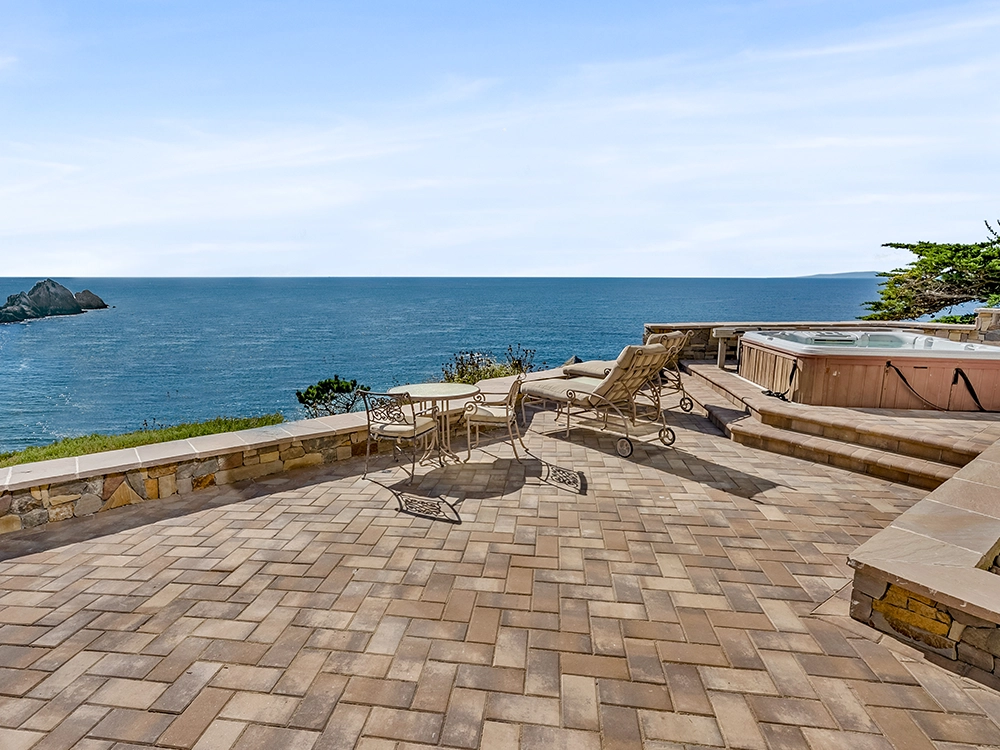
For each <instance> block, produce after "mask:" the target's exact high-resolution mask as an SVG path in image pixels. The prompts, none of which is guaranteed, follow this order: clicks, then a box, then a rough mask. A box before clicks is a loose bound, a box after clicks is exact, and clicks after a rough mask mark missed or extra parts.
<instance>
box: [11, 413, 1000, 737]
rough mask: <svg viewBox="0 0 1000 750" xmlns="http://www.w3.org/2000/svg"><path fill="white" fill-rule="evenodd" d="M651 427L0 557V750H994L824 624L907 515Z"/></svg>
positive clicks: (276, 485) (690, 433)
mask: <svg viewBox="0 0 1000 750" xmlns="http://www.w3.org/2000/svg"><path fill="white" fill-rule="evenodd" d="M670 419H671V422H672V424H673V425H674V426H675V428H676V430H677V433H678V439H677V443H676V445H675V447H673V448H663V447H662V446H659V445H656V444H652V443H651V444H647V445H638V446H637V448H636V451H635V454H634V455H633V456H632V457H631V458H630V459H621V458H619V457H618V456H617V455H616V453H615V451H614V443H613V439H612V438H610V437H605V436H600V435H598V434H596V433H593V432H589V431H586V430H575V431H574V433H573V439H572V440H571V441H568V440H566V439H565V438H564V436H563V435H562V433H561V432H559V431H557V430H556V429H555V427H554V425H553V422H552V419H551V415H548V414H540V415H536V416H535V417H534V419H533V424H532V428H531V430H530V431H529V432H528V433H527V437H526V439H527V442H528V445H529V448H530V449H531V452H532V455H531V456H529V457H528V458H526V459H525V460H524V462H523V463H517V462H515V461H513V460H512V457H511V452H510V447H509V446H508V445H507V444H505V443H502V442H492V443H486V442H484V447H483V450H480V451H474V452H473V458H472V461H471V462H470V463H468V464H460V465H448V466H446V467H445V468H431V467H423V469H422V474H421V476H420V477H418V481H417V482H415V483H414V484H413V485H407V484H406V483H405V481H404V479H405V475H404V473H403V471H402V470H401V469H399V468H398V467H396V466H395V465H393V464H392V463H391V462H389V461H387V460H386V459H384V458H382V459H380V463H379V471H378V472H376V473H375V474H373V475H371V476H370V478H369V479H364V478H362V477H361V476H360V472H361V464H360V462H357V461H353V462H348V463H344V464H337V465H334V466H332V467H325V468H323V469H317V470H309V471H301V472H297V473H294V474H290V475H288V476H286V477H282V478H279V479H274V480H269V481H265V482H258V483H255V484H247V485H238V486H230V487H228V488H225V489H219V490H215V491H204V492H200V493H196V494H195V495H190V496H185V497H181V498H178V499H176V500H170V501H159V502H157V503H150V504H147V505H144V506H140V507H136V508H123V509H120V511H111V512H108V513H107V514H105V515H107V518H93V519H79V520H76V521H66V522H62V523H60V524H57V525H53V526H51V527H48V528H45V529H40V530H35V531H29V532H17V533H14V534H10V535H7V536H5V537H4V538H3V539H2V540H0V558H2V561H0V748H2V749H3V750H21V749H22V748H33V750H43V749H44V750H54V749H55V748H80V749H81V750H98V749H99V748H100V749H103V748H116V749H122V750H124V749H125V748H136V747H169V748H197V750H228V749H229V748H237V749H238V750H249V749H250V748H268V749H271V748H279V749H282V750H284V749H287V750H309V749H310V748H312V749H314V750H319V749H320V748H322V749H324V750H326V749H330V748H351V747H358V748H366V749H369V750H376V749H377V750H382V749H385V750H388V749H389V748H399V749H402V748H417V747H424V746H445V747H455V748H474V747H480V746H481V747H492V748H502V749H503V750H512V749H513V748H517V747H521V748H526V749H527V748H545V750H555V749H556V748H573V749H577V748H580V749H584V750H585V749H587V748H600V747H604V748H637V747H645V748H659V749H664V750H665V749H666V748H706V747H713V748H717V747H734V748H747V749H751V750H756V749H758V748H759V749H761V750H764V749H767V748H770V749H771V750H778V749H779V748H781V749H785V748H788V749H790V750H791V749H797V748H802V749H803V750H807V749H808V750H839V749H841V748H851V750H869V749H872V750H874V749H881V748H886V749H888V748H897V750H902V749H903V748H905V749H906V750H929V749H931V748H937V749H938V750H969V749H970V748H976V747H985V746H998V747H1000V695H998V694H997V693H995V692H992V691H990V690H988V689H985V688H982V687H981V686H979V685H978V684H976V683H973V682H971V681H967V680H965V679H963V678H960V677H957V676H955V675H953V674H951V673H949V672H946V671H944V670H942V669H939V668H937V667H936V666H934V665H932V664H930V663H928V662H927V661H925V660H924V659H923V658H922V657H921V656H920V655H919V654H918V653H917V652H915V651H912V650H910V649H908V648H907V647H906V646H903V645H901V644H899V643H897V642H896V641H894V640H892V639H890V638H884V637H882V636H881V635H880V634H879V633H877V632H875V631H874V630H870V629H868V628H865V627H864V626H862V625H860V624H858V623H855V622H853V621H852V620H850V619H849V617H848V616H847V605H848V602H847V599H846V598H845V597H846V596H847V589H845V587H847V586H848V583H849V580H850V577H851V573H850V571H849V569H848V568H847V566H846V563H845V560H846V556H847V554H848V552H849V551H851V550H852V549H854V548H855V547H857V546H858V545H859V544H860V543H861V542H863V541H864V540H866V539H867V538H868V537H870V536H871V535H872V534H874V533H876V532H877V531H878V530H879V529H881V528H882V527H884V526H885V525H886V524H888V522H889V521H890V520H892V519H893V518H894V517H895V516H896V515H898V514H899V513H900V512H902V511H903V510H905V509H906V508H908V507H909V506H910V505H912V504H913V503H914V502H916V501H917V500H919V499H920V498H921V497H923V496H924V494H925V493H924V492H923V491H921V490H917V489H913V488H910V487H906V486H902V485H897V484H893V483H891V482H887V481H883V480H879V479H873V478H870V477H866V476H863V475H859V474H854V473H850V472H847V471H843V470H840V469H837V468H833V467H830V466H820V465H815V464H811V463H808V462H805V461H801V460H798V459H795V458H790V457H786V456H781V455H776V454H771V453H765V452H761V451H757V450H754V449H752V448H747V447H744V446H741V445H739V444H736V443H733V442H730V441H728V440H727V439H725V438H724V437H723V436H722V435H721V434H720V433H719V432H718V430H716V428H714V427H713V426H712V425H711V424H709V422H708V421H707V420H706V419H704V418H702V417H700V416H698V415H681V414H671V417H670ZM400 493H402V497H403V499H404V501H406V502H407V503H412V502H413V501H418V504H419V505H420V506H421V507H424V506H426V507H434V505H435V504H436V503H437V502H438V499H439V498H444V499H445V500H447V501H448V502H449V503H451V504H453V505H454V506H455V508H456V509H457V512H458V513H459V514H460V517H461V519H462V523H461V524H455V523H449V522H447V521H445V520H432V519H429V518H425V517H418V516H414V515H410V514H406V513H400V512H398V511H397V502H398V499H397V498H398V497H399V496H400ZM427 504H429V505H427Z"/></svg>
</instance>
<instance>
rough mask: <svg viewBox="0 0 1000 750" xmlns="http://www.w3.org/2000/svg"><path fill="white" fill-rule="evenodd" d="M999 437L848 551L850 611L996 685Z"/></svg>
mask: <svg viewBox="0 0 1000 750" xmlns="http://www.w3.org/2000/svg"><path fill="white" fill-rule="evenodd" d="M998 553H1000V442H997V443H994V444H993V445H992V446H990V447H988V448H987V449H986V450H984V451H983V452H982V453H981V454H980V455H979V456H978V457H977V458H975V459H974V460H972V461H971V462H970V463H968V464H966V465H965V466H964V467H962V468H961V469H959V470H958V472H956V474H955V475H954V477H953V478H951V479H949V480H948V481H946V482H945V483H944V484H942V485H941V486H940V487H938V488H937V489H936V490H934V491H932V492H931V493H930V494H928V495H927V497H926V498H924V499H923V500H921V501H920V502H918V503H917V504H915V505H914V506H913V507H911V508H910V509H909V510H907V511H906V512H905V513H903V514H902V515H900V516H899V517H897V518H896V519H895V520H894V521H893V522H892V523H891V524H890V525H889V526H888V527H887V528H885V529H883V530H882V531H881V532H879V533H878V534H876V535H875V536H873V537H872V538H871V539H869V540H868V541H867V542H865V543H864V544H862V545H861V546H860V547H858V549H857V550H855V551H854V552H853V553H852V554H851V555H850V556H849V557H848V564H849V565H850V566H851V567H852V568H854V570H855V577H854V586H853V591H852V602H851V615H852V616H853V617H854V618H855V619H856V620H860V621H862V622H865V623H867V624H868V625H871V626H872V627H874V628H876V629H878V630H880V631H882V632H885V633H887V634H889V635H892V636H893V637H895V638H898V639H900V640H902V641H904V642H906V643H909V644H910V645H913V646H916V647H918V648H920V649H921V650H923V651H925V652H926V653H928V654H932V655H934V656H936V657H938V663H940V664H943V665H944V666H947V667H949V668H951V669H954V670H955V671H957V672H959V673H961V674H965V675H967V676H969V677H971V678H973V679H977V680H979V681H981V682H984V683H986V684H989V685H991V686H993V687H1000V575H997V574H996V573H997V571H998V568H997V555H998Z"/></svg>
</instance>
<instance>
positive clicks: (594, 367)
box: [563, 331, 694, 412]
mask: <svg viewBox="0 0 1000 750" xmlns="http://www.w3.org/2000/svg"><path fill="white" fill-rule="evenodd" d="M692 335H693V332H692V331H670V332H669V333H654V334H651V335H650V336H649V338H648V339H646V343H647V344H663V346H664V347H665V348H666V350H667V353H668V355H669V356H668V357H667V361H666V362H665V363H664V365H663V368H662V369H661V370H660V371H659V372H658V373H656V374H655V375H654V376H653V379H654V380H656V379H658V380H659V383H652V384H651V386H650V392H651V393H655V394H656V396H657V397H661V396H662V395H663V393H664V391H666V392H668V393H679V394H680V401H679V403H678V404H677V406H679V407H680V409H681V411H685V412H689V411H691V409H693V408H694V401H693V400H692V399H691V397H690V396H688V395H687V393H685V391H684V383H683V381H682V380H681V370H680V359H681V352H683V351H684V347H686V346H687V345H688V342H689V341H690V340H691V336H692ZM614 364H615V360H613V359H591V360H588V361H586V362H577V363H576V364H572V365H564V366H563V374H565V375H568V376H570V377H585V378H603V377H604V376H605V375H607V374H608V373H609V372H610V371H611V368H612V367H614ZM668 408H675V407H668Z"/></svg>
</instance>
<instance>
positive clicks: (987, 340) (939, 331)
mask: <svg viewBox="0 0 1000 750" xmlns="http://www.w3.org/2000/svg"><path fill="white" fill-rule="evenodd" d="M977 312H984V311H977ZM985 312H988V313H991V314H992V313H996V330H994V329H986V328H985V327H984V328H982V329H980V328H978V326H979V325H982V326H988V325H993V323H992V322H991V321H993V320H994V318H993V316H992V315H984V316H982V323H980V322H979V321H978V320H977V324H976V325H957V324H945V323H912V322H895V321H882V320H840V321H777V322H766V321H764V322H762V321H750V322H747V321H738V322H722V323H704V322H701V323H646V324H645V325H644V326H643V341H645V340H646V339H647V338H649V336H650V335H651V334H654V333H666V332H668V331H691V332H692V334H693V335H692V337H691V341H690V342H689V343H688V345H687V347H686V348H685V349H684V351H683V352H682V353H681V359H684V360H690V361H697V360H706V359H710V360H715V359H716V353H717V352H718V349H719V339H717V338H716V337H715V336H713V335H712V329H713V328H731V329H734V330H736V331H739V332H741V333H742V332H745V331H807V330H815V329H817V328H819V329H822V330H825V331H829V330H852V331H877V330H886V329H892V330H898V329H900V328H905V329H906V330H909V331H920V332H921V333H923V334H925V335H928V336H940V337H941V338H946V339H951V340H952V341H972V342H975V343H982V344H1000V310H988V311H985Z"/></svg>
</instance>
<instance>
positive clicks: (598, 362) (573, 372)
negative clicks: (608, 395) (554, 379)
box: [563, 359, 616, 380]
mask: <svg viewBox="0 0 1000 750" xmlns="http://www.w3.org/2000/svg"><path fill="white" fill-rule="evenodd" d="M615 361H616V360H613V359H590V360H587V361H586V362H577V363H576V364H575V365H566V366H565V367H564V368H563V375H567V376H569V377H587V378H599V379H601V380H604V376H605V375H607V374H608V372H609V371H610V370H611V368H612V367H614V366H615Z"/></svg>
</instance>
